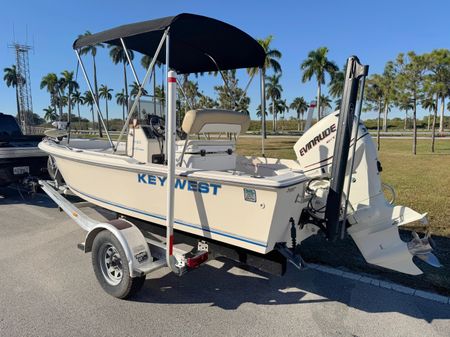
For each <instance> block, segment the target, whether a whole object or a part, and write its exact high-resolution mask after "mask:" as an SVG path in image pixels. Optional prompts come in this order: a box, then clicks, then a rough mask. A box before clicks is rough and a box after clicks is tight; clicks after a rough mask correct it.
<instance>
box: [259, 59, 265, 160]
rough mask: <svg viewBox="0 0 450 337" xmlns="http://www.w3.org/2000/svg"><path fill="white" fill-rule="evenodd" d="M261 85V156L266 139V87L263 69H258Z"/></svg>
mask: <svg viewBox="0 0 450 337" xmlns="http://www.w3.org/2000/svg"><path fill="white" fill-rule="evenodd" d="M259 77H260V85H261V154H262V155H263V156H265V154H264V140H265V139H266V85H265V79H264V71H263V68H259Z"/></svg>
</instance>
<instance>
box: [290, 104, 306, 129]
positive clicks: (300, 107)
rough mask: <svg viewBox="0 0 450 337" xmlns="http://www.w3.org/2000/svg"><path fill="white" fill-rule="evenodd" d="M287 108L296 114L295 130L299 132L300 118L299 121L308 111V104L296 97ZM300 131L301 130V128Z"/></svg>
mask: <svg viewBox="0 0 450 337" xmlns="http://www.w3.org/2000/svg"><path fill="white" fill-rule="evenodd" d="M289 108H290V109H292V110H294V111H295V112H296V113H297V130H298V131H300V126H301V121H300V116H301V119H303V115H304V114H305V112H306V111H307V110H308V108H309V105H308V103H306V101H305V99H304V98H303V97H296V98H294V100H293V101H292V103H291V105H289ZM301 129H302V130H303V126H302V127H301Z"/></svg>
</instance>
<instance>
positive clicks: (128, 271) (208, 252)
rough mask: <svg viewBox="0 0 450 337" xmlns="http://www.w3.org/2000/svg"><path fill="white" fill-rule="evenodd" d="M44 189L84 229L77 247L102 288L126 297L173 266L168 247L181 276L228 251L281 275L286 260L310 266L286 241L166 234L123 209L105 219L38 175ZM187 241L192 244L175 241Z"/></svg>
mask: <svg viewBox="0 0 450 337" xmlns="http://www.w3.org/2000/svg"><path fill="white" fill-rule="evenodd" d="M39 185H40V187H41V188H42V190H43V191H44V192H45V193H46V194H47V195H48V196H49V197H50V198H51V199H52V200H53V201H54V202H55V203H56V204H57V205H58V207H59V209H60V211H64V212H65V213H66V214H67V215H68V216H69V217H70V218H71V219H72V220H74V221H75V222H76V223H77V224H78V225H79V226H80V227H81V228H82V229H83V230H85V231H86V232H87V234H86V237H85V241H84V242H83V243H80V244H78V248H79V249H80V250H82V251H83V252H85V253H92V265H93V269H94V273H95V275H96V277H97V280H98V282H99V283H100V285H101V287H102V288H103V290H105V291H106V292H107V293H108V294H110V295H112V296H114V297H117V298H128V297H129V296H131V295H133V294H135V293H136V292H137V291H139V290H140V288H141V287H142V285H143V283H144V281H145V278H146V275H147V274H148V273H150V272H152V271H156V270H158V269H161V268H163V267H169V268H170V266H169V263H168V262H167V258H166V256H167V253H169V254H170V256H172V260H173V261H172V263H173V267H174V268H171V269H172V271H173V272H174V273H175V274H176V275H178V276H182V275H184V274H185V273H186V272H188V271H191V270H194V269H196V268H198V267H199V266H200V265H201V264H202V263H204V262H206V261H208V259H214V258H217V257H225V258H228V259H231V260H233V261H236V262H237V263H239V264H240V265H243V266H245V267H250V268H253V269H256V270H258V271H262V272H265V273H270V274H274V275H283V274H284V273H285V272H286V267H287V263H288V262H289V263H291V264H292V265H294V266H295V267H296V268H298V269H302V268H304V267H306V264H305V263H304V261H303V260H302V259H301V257H300V255H299V254H298V253H295V252H293V251H291V250H290V249H289V248H287V247H286V246H285V245H281V244H279V245H277V247H276V248H277V249H276V250H274V251H273V252H271V253H269V254H266V255H263V254H258V253H255V252H250V251H247V250H245V249H243V248H238V247H234V246H231V245H227V244H224V243H220V242H217V241H213V240H209V239H208V238H203V237H202V238H199V237H197V236H195V235H191V234H188V233H181V232H178V231H177V233H176V240H174V236H172V237H171V238H170V239H169V240H166V239H165V232H166V229H165V228H163V227H162V226H159V225H156V224H152V223H148V222H145V221H142V220H139V219H134V218H129V217H125V216H122V215H119V216H118V217H117V218H116V219H113V220H108V221H105V222H102V221H98V220H95V219H93V218H91V217H90V216H88V215H86V214H85V213H84V212H83V211H81V210H80V208H82V207H88V206H92V205H91V204H90V203H89V202H85V201H81V202H76V203H74V202H71V201H70V200H68V198H67V197H66V196H70V195H72V193H71V192H70V190H69V189H68V188H67V186H65V185H60V186H58V184H57V183H55V182H53V181H49V180H39ZM178 243H183V244H184V246H186V245H187V246H188V247H191V248H192V249H190V250H185V249H180V248H177V247H175V244H178Z"/></svg>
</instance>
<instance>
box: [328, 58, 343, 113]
mask: <svg viewBox="0 0 450 337" xmlns="http://www.w3.org/2000/svg"><path fill="white" fill-rule="evenodd" d="M342 69H343V70H338V71H336V72H335V73H334V75H333V76H332V77H331V81H330V84H329V86H328V87H329V93H330V95H331V97H333V98H334V99H335V103H336V110H338V109H340V108H341V101H342V94H343V92H344V82H345V71H346V66H344V67H343V68H342Z"/></svg>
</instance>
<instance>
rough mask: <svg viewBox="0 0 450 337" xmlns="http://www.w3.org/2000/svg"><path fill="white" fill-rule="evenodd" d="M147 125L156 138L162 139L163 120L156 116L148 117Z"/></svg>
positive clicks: (163, 133)
mask: <svg viewBox="0 0 450 337" xmlns="http://www.w3.org/2000/svg"><path fill="white" fill-rule="evenodd" d="M148 124H149V125H150V127H151V128H152V131H153V133H154V134H155V136H156V137H158V138H163V139H164V136H165V133H166V132H165V128H164V125H165V123H164V118H162V117H160V116H158V115H149V116H148Z"/></svg>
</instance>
